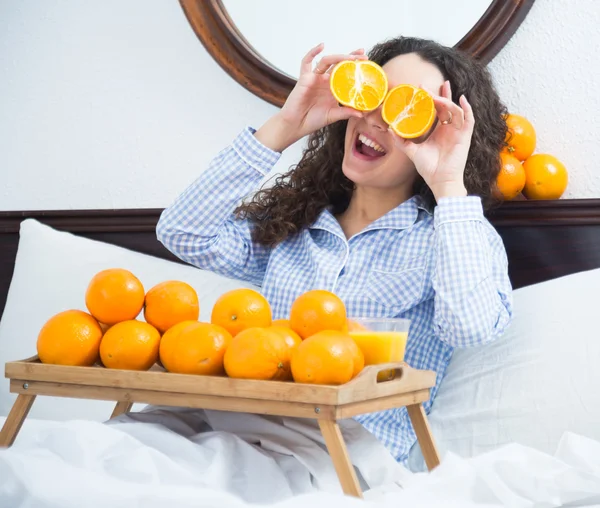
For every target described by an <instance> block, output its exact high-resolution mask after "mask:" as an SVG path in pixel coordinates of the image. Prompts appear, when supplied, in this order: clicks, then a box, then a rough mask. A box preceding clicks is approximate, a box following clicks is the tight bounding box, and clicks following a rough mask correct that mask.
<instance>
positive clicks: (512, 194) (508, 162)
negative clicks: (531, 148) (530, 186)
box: [496, 153, 525, 201]
mask: <svg viewBox="0 0 600 508" xmlns="http://www.w3.org/2000/svg"><path fill="white" fill-rule="evenodd" d="M500 162H501V167H500V173H498V177H497V179H496V186H497V188H498V192H499V193H500V194H501V195H502V198H503V199H505V200H506V201H510V200H511V199H514V198H516V197H517V196H518V195H519V193H520V192H521V191H522V190H523V187H525V169H524V168H523V164H521V163H520V162H519V160H518V159H517V158H516V157H513V156H512V155H509V154H507V153H501V154H500Z"/></svg>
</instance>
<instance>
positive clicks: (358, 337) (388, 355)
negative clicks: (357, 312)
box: [348, 318, 410, 381]
mask: <svg viewBox="0 0 600 508" xmlns="http://www.w3.org/2000/svg"><path fill="white" fill-rule="evenodd" d="M350 321H351V323H350V324H349V327H348V333H349V334H350V336H351V337H352V338H353V339H354V342H356V345H357V346H358V347H359V348H360V350H361V351H362V352H363V355H364V357H365V365H376V364H380V363H388V362H402V361H404V353H405V351H406V341H407V340H408V329H409V327H410V320H408V319H400V318H352V319H351V320H350ZM394 375H395V371H394V370H393V369H392V370H384V371H381V372H380V373H379V374H378V375H377V380H378V381H386V380H389V379H393V378H394Z"/></svg>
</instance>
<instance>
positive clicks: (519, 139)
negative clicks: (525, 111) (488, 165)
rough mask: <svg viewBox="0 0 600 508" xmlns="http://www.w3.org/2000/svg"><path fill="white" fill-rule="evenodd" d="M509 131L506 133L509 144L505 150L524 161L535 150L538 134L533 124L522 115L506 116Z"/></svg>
mask: <svg viewBox="0 0 600 508" xmlns="http://www.w3.org/2000/svg"><path fill="white" fill-rule="evenodd" d="M506 125H507V126H508V132H507V133H506V143H507V146H506V147H505V148H504V152H506V153H508V154H510V155H512V156H513V157H515V158H516V159H518V160H519V161H524V160H525V159H527V158H528V157H530V156H531V154H532V153H533V152H534V150H535V145H536V142H537V135H536V133H535V129H534V128H533V125H532V124H531V122H530V121H529V120H527V118H525V117H524V116H521V115H508V116H507V117H506Z"/></svg>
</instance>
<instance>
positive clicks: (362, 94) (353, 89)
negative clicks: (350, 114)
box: [329, 60, 388, 111]
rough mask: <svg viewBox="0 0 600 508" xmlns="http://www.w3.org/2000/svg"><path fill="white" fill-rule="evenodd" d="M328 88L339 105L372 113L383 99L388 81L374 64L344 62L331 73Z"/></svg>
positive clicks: (369, 62)
mask: <svg viewBox="0 0 600 508" xmlns="http://www.w3.org/2000/svg"><path fill="white" fill-rule="evenodd" d="M329 86H330V88H331V93H332V94H333V96H334V97H335V98H336V100H337V101H338V102H339V103H340V104H342V105H344V106H349V107H351V108H354V109H357V110H359V111H373V110H374V109H377V108H378V107H379V106H380V105H381V103H382V102H383V100H384V99H385V94H386V93H387V89H388V80H387V76H386V75H385V72H384V71H383V69H382V68H381V67H380V66H379V65H377V64H376V63H375V62H371V61H369V60H356V61H355V60H344V61H343V62H340V63H339V64H337V65H336V66H335V67H334V68H333V70H332V71H331V78H330V79H329Z"/></svg>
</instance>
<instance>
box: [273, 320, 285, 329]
mask: <svg viewBox="0 0 600 508" xmlns="http://www.w3.org/2000/svg"><path fill="white" fill-rule="evenodd" d="M271 326H280V327H282V328H290V320H289V319H274V320H273V322H272V323H271Z"/></svg>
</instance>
